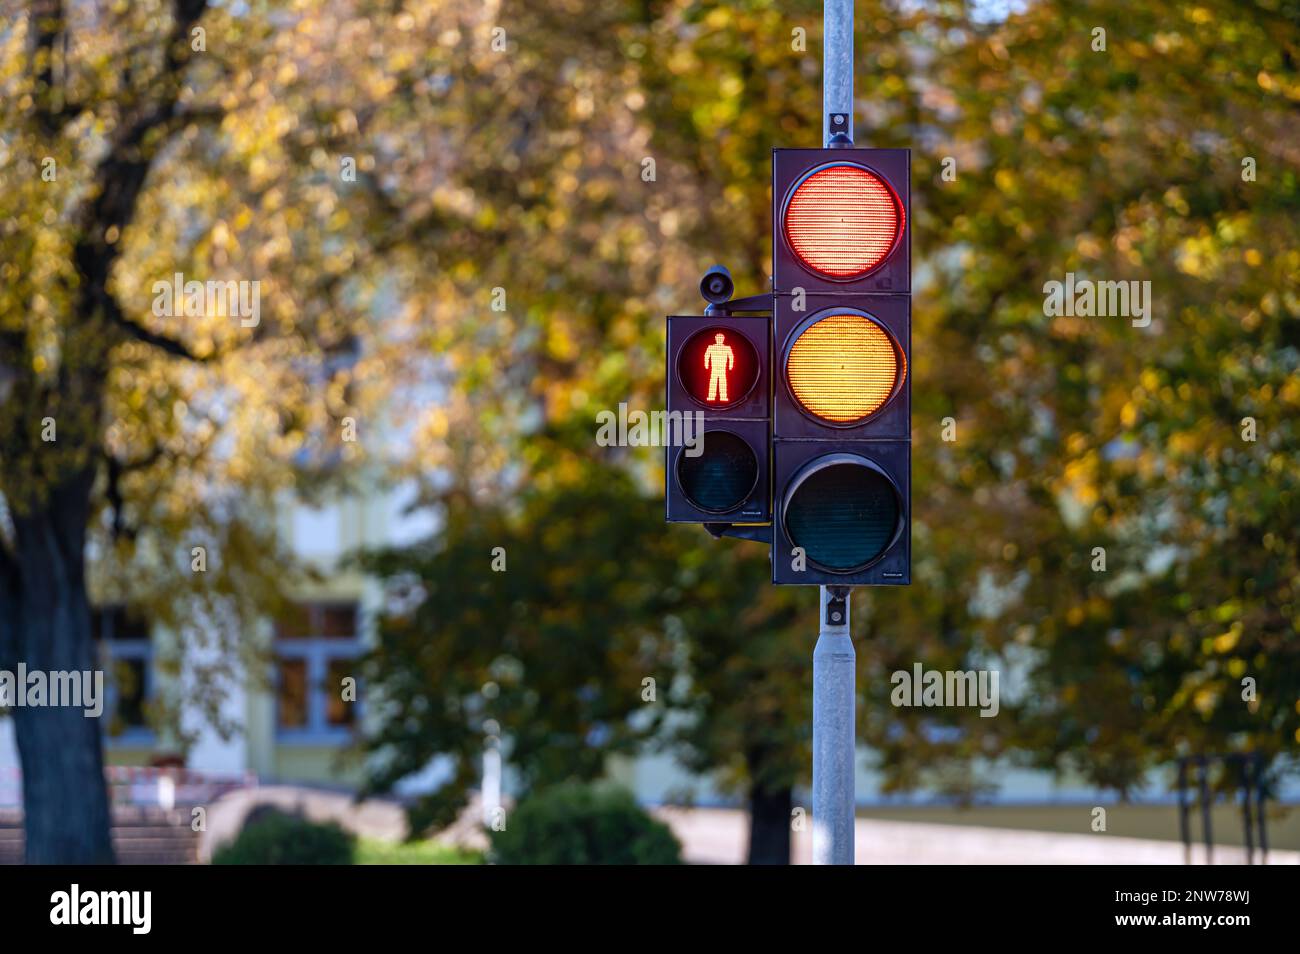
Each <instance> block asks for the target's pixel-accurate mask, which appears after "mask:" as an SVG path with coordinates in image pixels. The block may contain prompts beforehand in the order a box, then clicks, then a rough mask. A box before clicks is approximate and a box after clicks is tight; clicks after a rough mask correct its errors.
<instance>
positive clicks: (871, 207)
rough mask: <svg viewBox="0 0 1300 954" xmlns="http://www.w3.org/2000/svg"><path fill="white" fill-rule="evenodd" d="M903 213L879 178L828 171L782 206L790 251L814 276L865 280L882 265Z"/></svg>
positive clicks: (850, 170)
mask: <svg viewBox="0 0 1300 954" xmlns="http://www.w3.org/2000/svg"><path fill="white" fill-rule="evenodd" d="M902 219H903V213H902V209H901V208H900V206H899V203H898V202H897V201H896V200H895V198H894V193H893V192H892V191H891V190H890V188H889V186H887V185H885V183H884V181H883V180H881V179H880V177H879V176H875V175H873V174H872V173H870V172H868V171H867V170H866V169H862V168H859V167H858V166H829V167H827V168H825V169H822V170H820V171H818V172H814V173H813V174H812V175H810V176H809V177H808V178H807V179H805V180H804V181H803V182H801V183H800V184H799V187H798V188H797V189H795V190H794V195H792V196H790V201H789V202H788V203H787V204H786V207H785V234H786V238H787V239H788V240H789V242H790V247H791V248H792V249H794V253H795V254H796V255H798V256H799V258H800V259H801V260H802V261H803V263H804V264H805V265H807V266H808V267H809V268H811V269H812V270H813V271H816V272H820V273H822V274H823V275H829V276H831V277H832V278H855V277H857V276H859V275H864V274H866V273H867V272H869V271H871V269H873V268H875V267H876V266H877V265H879V264H880V263H881V262H882V261H884V260H885V256H887V255H888V254H889V252H890V249H892V248H893V247H894V242H895V240H896V239H897V238H898V236H899V234H900V233H901V232H902V231H903V224H904V223H903V221H902Z"/></svg>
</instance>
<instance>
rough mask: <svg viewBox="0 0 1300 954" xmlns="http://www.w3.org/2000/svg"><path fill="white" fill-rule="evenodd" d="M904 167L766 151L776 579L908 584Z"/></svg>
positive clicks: (907, 210) (865, 154) (846, 156)
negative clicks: (769, 171)
mask: <svg viewBox="0 0 1300 954" xmlns="http://www.w3.org/2000/svg"><path fill="white" fill-rule="evenodd" d="M910 166H911V153H910V150H907V149H850V148H834V149H777V150H773V154H772V224H773V229H772V249H773V254H772V258H773V261H772V273H773V281H772V285H773V289H772V290H773V309H772V316H773V321H772V379H773V386H772V446H773V460H772V582H773V583H781V584H797V583H803V584H824V585H903V584H907V583H910V582H911V376H912V370H913V368H912V341H911V192H910V175H911V174H910ZM787 225H788V226H789V229H787ZM801 253H802V254H801ZM829 319H834V320H829ZM796 348H798V352H797V353H796ZM891 375H892V377H891Z"/></svg>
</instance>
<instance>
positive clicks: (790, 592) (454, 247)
mask: <svg viewBox="0 0 1300 954" xmlns="http://www.w3.org/2000/svg"><path fill="white" fill-rule="evenodd" d="M0 9H2V10H3V13H4V15H3V18H2V19H0V92H3V95H2V96H0V494H3V507H2V508H0V517H2V518H3V519H0V669H7V670H13V669H14V668H15V667H16V666H17V664H18V663H19V662H23V663H25V664H26V665H27V666H28V667H29V668H32V669H37V668H46V669H60V668H74V669H82V668H90V667H92V666H103V667H104V668H105V669H106V670H107V671H108V673H109V683H110V705H109V707H108V709H107V710H106V712H105V715H104V717H103V718H101V719H96V720H85V719H83V718H82V716H81V714H80V713H79V712H77V713H74V714H72V715H71V716H68V715H66V714H60V713H58V712H57V711H54V710H50V709H44V710H41V709H20V708H15V709H11V710H10V711H9V713H8V714H7V715H0V860H6V861H16V860H21V859H22V858H23V857H24V852H25V857H26V858H27V860H29V861H34V860H61V861H89V860H105V859H107V858H109V857H112V856H113V853H114V852H115V856H116V857H117V859H118V860H144V859H154V860H157V859H159V858H162V859H164V860H195V859H198V858H204V859H206V858H207V857H208V856H209V855H210V854H211V852H212V850H213V845H215V844H217V843H219V841H220V840H221V838H230V837H232V836H233V834H234V833H235V832H236V831H238V830H240V828H241V827H242V828H243V829H244V830H245V831H246V832H247V831H248V830H250V819H252V820H256V817H257V816H258V815H259V814H262V815H266V816H267V817H271V815H274V814H275V813H274V812H272V813H270V814H269V815H268V814H267V806H272V805H273V806H278V808H279V815H281V816H284V815H287V816H289V818H288V819H285V818H284V817H280V818H279V820H278V822H277V823H279V824H282V825H288V826H290V827H289V828H287V829H284V830H285V831H287V832H288V834H287V835H284V834H283V832H281V835H283V837H286V838H290V839H291V840H296V841H302V836H301V832H298V831H297V830H296V829H293V828H292V826H291V824H290V823H291V822H294V821H295V820H296V822H297V823H301V824H305V822H304V820H303V817H302V816H305V818H306V819H310V820H317V821H320V820H327V819H332V820H334V821H336V822H338V823H340V824H341V825H342V827H343V828H344V829H347V830H348V831H349V832H351V833H353V834H357V835H359V836H360V842H359V844H360V846H361V852H360V855H348V854H347V852H348V851H350V850H351V849H340V850H341V851H343V852H344V856H345V857H354V856H355V857H364V858H367V859H370V860H389V861H392V860H419V861H444V860H460V861H463V860H471V861H472V860H477V859H478V858H480V857H482V854H481V853H482V852H483V851H485V850H487V851H488V857H494V858H495V859H496V860H503V861H510V860H538V859H542V860H588V861H600V860H608V859H607V857H606V855H604V854H602V852H604V851H606V850H610V851H612V850H614V849H612V848H609V846H608V845H604V846H601V845H596V846H593V845H591V844H582V845H571V844H568V842H567V841H566V839H570V840H571V838H572V832H573V831H574V829H575V826H578V827H580V826H579V822H577V821H575V819H577V818H585V817H592V816H599V817H606V816H608V817H611V818H617V819H618V821H617V823H611V827H609V829H608V830H609V831H617V832H624V828H623V827H620V826H626V831H628V832H633V833H634V834H619V835H618V836H617V838H616V841H618V842H620V843H621V844H623V845H634V846H637V847H635V849H627V850H628V851H630V852H631V854H630V855H628V856H627V857H623V856H619V857H618V859H617V860H633V861H637V860H641V861H650V860H664V859H670V858H673V857H677V856H678V855H679V854H680V855H682V856H684V857H685V858H686V860H689V861H703V862H744V861H747V860H748V861H751V862H766V863H782V862H785V861H787V860H790V859H791V858H793V859H794V860H796V861H797V860H805V859H806V857H807V855H808V834H807V828H808V823H807V821H806V819H807V814H808V812H809V811H810V800H809V798H808V795H807V785H808V781H809V768H810V762H809V742H810V736H811V728H810V726H811V654H812V646H813V642H814V641H815V638H816V618H817V611H816V606H817V593H816V590H815V589H814V588H811V587H785V588H780V589H778V588H776V587H773V586H772V585H771V584H770V583H769V582H768V580H769V573H770V570H769V565H768V554H767V551H766V549H765V548H764V547H762V546H761V545H759V544H755V543H749V542H741V541H731V540H728V541H713V540H711V539H710V538H709V537H708V535H707V534H705V533H704V532H703V531H702V530H701V529H699V528H698V527H691V526H668V525H666V524H665V522H664V519H663V497H662V494H663V469H662V451H661V450H659V449H655V448H619V447H603V446H599V445H598V444H597V441H596V430H597V417H596V416H597V414H598V413H600V412H602V411H607V410H614V411H617V408H618V406H619V404H620V403H626V404H627V406H628V407H629V408H632V409H643V410H654V409H661V408H662V407H663V383H664V381H663V374H664V363H665V355H664V324H663V321H662V318H663V316H664V315H666V314H671V313H678V314H682V313H691V312H693V311H695V310H696V309H698V308H699V307H701V306H702V304H703V303H702V302H700V301H699V300H698V299H697V297H696V288H697V285H698V281H699V277H700V275H701V274H702V272H703V271H704V269H705V268H706V267H707V266H709V265H711V264H713V263H714V262H715V261H717V262H723V263H725V264H727V265H728V266H729V267H730V269H731V272H732V274H733V276H735V278H736V282H737V293H738V294H740V295H744V294H753V293H758V292H760V291H763V290H765V289H766V288H767V281H768V278H767V276H768V274H769V268H770V255H771V234H770V233H771V196H770V176H771V167H770V162H771V149H772V148H773V147H791V146H816V145H820V130H821V118H820V108H821V106H820V104H821V92H820V77H821V42H820V37H821V29H822V22H821V4H820V3H816V2H801V0H790V2H783V3H776V2H769V0H736V2H731V3H706V2H698V3H697V2H687V0H638V2H616V0H607V2H600V3H594V2H588V3H582V2H577V0H553V2H548V3H545V4H534V3H525V2H490V0H489V2H480V0H474V2H469V0H464V2H460V0H383V2H380V0H310V2H308V0H285V2H270V0H268V2H256V0H249V2H243V0H239V2H236V0H212V2H208V3H205V2H203V0H143V2H131V3H126V2H108V0H104V2H92V0H62V2H59V0H31V2H26V3H24V2H21V0H0ZM856 15H857V50H856V64H857V80H856V84H857V85H856V88H857V107H856V108H857V118H856V124H857V130H858V134H857V140H858V144H859V145H873V146H894V147H910V148H911V149H912V169H913V183H912V214H913V223H912V226H913V255H914V257H915V259H914V260H915V262H916V269H915V276H916V277H915V281H916V282H917V285H916V291H915V293H914V296H913V309H914V313H913V314H914V317H913V320H914V331H913V361H914V368H913V369H912V370H913V373H914V375H915V380H914V386H913V392H912V393H913V402H914V403H913V426H914V431H913V435H912V439H913V454H914V460H913V501H914V503H913V521H914V537H913V553H914V557H913V566H914V570H913V579H914V582H913V584H912V585H911V586H910V587H906V588H896V589H895V588H882V589H874V590H859V591H858V592H857V593H855V595H854V599H853V632H854V635H855V637H856V642H857V660H858V667H859V672H858V688H859V693H860V699H859V706H858V712H859V727H858V732H859V739H860V742H861V756H860V759H859V778H858V785H857V792H858V798H859V801H860V806H861V808H860V814H861V821H860V826H861V830H860V831H859V834H858V838H857V842H858V857H859V861H895V862H899V861H916V862H941V863H942V862H949V863H951V862H959V861H983V862H999V861H1004V862H1017V861H1038V862H1043V861H1058V862H1070V863H1085V862H1093V861H1099V862H1109V863H1124V862H1137V861H1169V862H1173V863H1180V862H1183V861H1188V860H1190V861H1204V860H1207V859H1206V857H1205V855H1204V852H1203V849H1201V848H1197V849H1196V850H1195V851H1190V852H1185V851H1184V848H1183V845H1182V844H1180V840H1181V838H1182V837H1183V836H1184V835H1186V836H1187V838H1188V839H1189V840H1190V841H1192V842H1198V843H1199V842H1200V841H1202V840H1203V838H1204V835H1203V830H1202V825H1203V823H1204V820H1205V815H1203V813H1202V808H1204V809H1206V812H1207V813H1208V815H1209V820H1210V822H1211V836H1210V837H1211V839H1212V840H1213V841H1215V842H1217V843H1218V844H1219V846H1220V848H1219V850H1218V851H1216V852H1215V853H1214V860H1216V861H1229V860H1243V858H1244V852H1243V851H1242V846H1244V845H1246V844H1247V843H1248V841H1249V842H1250V843H1252V844H1254V846H1255V847H1256V848H1258V847H1259V842H1260V836H1261V832H1260V830H1259V824H1260V821H1259V818H1258V816H1257V815H1256V814H1255V813H1254V812H1249V813H1245V814H1243V803H1242V800H1243V797H1245V793H1249V797H1248V799H1247V804H1248V805H1251V806H1253V805H1255V801H1251V799H1254V800H1257V799H1258V798H1259V796H1260V794H1261V793H1262V794H1263V795H1265V796H1266V801H1265V802H1264V806H1265V809H1266V810H1265V812H1264V815H1265V816H1266V819H1265V820H1266V824H1267V839H1268V846H1269V849H1270V856H1269V858H1270V860H1271V861H1277V860H1290V861H1300V854H1296V852H1297V851H1300V822H1297V821H1296V816H1295V815H1294V814H1291V813H1289V811H1288V808H1289V804H1290V803H1293V802H1294V801H1295V799H1296V797H1297V795H1298V794H1300V787H1298V786H1297V783H1296V781H1295V779H1294V769H1295V766H1296V759H1295V755H1296V753H1297V751H1298V750H1300V640H1297V636H1296V630H1297V623H1298V622H1300V565H1298V559H1297V541H1298V540H1300V533H1297V524H1298V523H1300V520H1298V517H1300V495H1298V494H1300V486H1298V485H1300V441H1298V438H1300V434H1298V433H1297V427H1298V426H1300V425H1297V409H1298V408H1300V376H1297V369H1298V367H1300V244H1298V243H1297V234H1298V232H1300V228H1298V226H1297V222H1298V221H1300V66H1298V60H1297V58H1298V57H1300V3H1296V2H1294V0H1257V2H1248V3H1241V2H1228V0H1204V2H1198V3H1184V2H1172V0H1171V2H1161V0H1141V2H1133V0H1124V2H1120V0H1095V2H1068V3H1067V2H1050V0H1023V2H1008V3H998V2H974V3H960V2H925V0H900V2H866V0H862V2H859V3H858V4H857V10H856ZM1099 31H1100V32H1099ZM1069 272H1073V273H1074V274H1075V275H1076V276H1079V277H1090V278H1093V279H1098V280H1124V281H1130V280H1133V281H1149V282H1150V283H1151V285H1150V287H1151V295H1152V320H1151V323H1150V325H1149V326H1147V327H1134V326H1133V324H1132V323H1131V322H1130V321H1129V320H1127V319H1124V318H1118V317H1115V318H1084V317H1050V316H1048V315H1047V314H1045V308H1044V291H1045V289H1044V285H1045V283H1047V282H1050V281H1064V280H1065V277H1066V274H1067V273H1069ZM178 274H179V275H181V276H183V280H184V281H189V280H197V281H200V282H207V281H221V282H227V281H232V282H248V283H253V282H256V283H258V284H257V288H258V289H259V295H260V298H259V303H260V312H259V314H258V315H257V316H256V319H257V320H256V321H255V322H254V321H253V320H252V316H251V315H250V314H249V313H244V314H243V315H242V316H233V315H231V314H230V313H229V312H228V311H227V312H223V313H218V312H214V311H213V310H212V309H211V308H208V309H206V310H205V309H197V310H196V311H195V312H194V313H185V312H184V310H183V309H180V308H179V307H178V308H176V309H171V312H173V313H168V309H166V308H161V309H160V308H159V306H158V292H157V290H156V289H155V283H157V282H164V283H171V282H172V280H173V277H174V276H176V275H178ZM50 421H53V422H54V426H55V428H56V430H57V434H56V437H55V439H51V437H50V434H51V433H52V432H51V431H50V426H51V425H50V423H49V422H50ZM945 430H946V431H947V434H946V436H945ZM1099 553H1100V562H1099V561H1098V556H1099ZM918 663H919V664H921V665H922V666H923V667H924V668H925V669H927V670H945V671H947V670H972V669H975V670H978V669H985V670H988V669H996V670H998V671H999V672H1000V674H1001V704H1000V708H999V711H998V714H997V715H996V717H993V718H982V717H981V716H980V713H979V710H978V709H976V708H902V707H896V706H895V705H893V704H891V701H890V695H891V691H892V689H893V684H892V683H891V680H890V675H891V674H892V673H893V672H895V671H898V670H906V671H909V672H911V671H912V669H913V666H914V665H915V664H918ZM1202 760H1203V761H1202ZM1180 765H1182V766H1183V768H1182V769H1181V772H1182V777H1183V779H1184V781H1185V782H1186V784H1187V789H1188V798H1189V800H1190V804H1191V805H1192V810H1191V811H1190V812H1189V813H1188V815H1187V822H1188V826H1189V827H1188V828H1187V829H1186V830H1184V829H1180V813H1179V810H1178V807H1177V804H1176V792H1177V788H1178V781H1179V777H1180V767H1179V766H1180ZM101 782H102V784H101ZM1202 782H1203V783H1204V786H1203V787H1202ZM594 783H599V784H595V785H594V787H593V784H594ZM626 793H630V794H631V798H630V799H629V798H627V794H626ZM358 799H360V800H358ZM530 801H531V802H532V803H533V806H534V807H532V808H529V807H528V806H529V803H530ZM197 809H202V811H201V812H197V811H196V810H197ZM644 809H649V810H650V811H651V812H652V814H653V815H654V817H655V818H657V819H658V822H655V821H651V820H650V819H648V818H647V817H646V816H645V812H644V811H643V810H644ZM1099 810H1100V814H1099ZM1247 815H1249V817H1250V822H1249V826H1252V827H1250V828H1249V831H1250V834H1249V835H1248V833H1247V832H1248V825H1247V823H1246V822H1245V817H1246V816H1247ZM200 816H202V817H203V823H202V827H200V828H199V830H197V831H196V830H195V825H196V824H197V821H196V819H199V818H200ZM530 819H531V821H530ZM272 820H273V821H275V819H274V818H273V819H272ZM660 822H662V823H665V824H667V825H668V826H669V828H671V830H672V833H673V834H672V835H671V836H666V835H665V829H664V828H663V827H662V825H661V824H659V823H660ZM1099 825H1100V827H1099ZM521 826H522V827H521ZM485 829H486V831H487V832H488V833H490V834H485ZM500 829H504V831H503V830H500ZM507 833H508V834H507ZM265 837H266V838H267V839H268V840H274V838H275V837H280V836H278V835H275V834H274V833H272V834H268V835H266V836H265ZM402 839H411V842H410V843H408V844H406V845H405V846H403V845H402V844H401V843H400V842H401V840H402ZM326 842H328V839H326V841H324V842H321V844H325V843H326ZM329 844H330V845H332V844H333V842H329ZM250 850H251V849H250ZM329 850H333V849H332V848H329V847H328V846H327V848H324V849H322V851H323V852H326V853H328V851H329ZM263 857H264V856H259V855H257V854H256V852H255V851H254V852H253V853H251V854H247V855H240V856H239V858H241V859H243V860H258V859H259V858H263ZM228 860H229V859H228ZM236 860H238V859H236ZM1256 860H1258V858H1257V859H1256Z"/></svg>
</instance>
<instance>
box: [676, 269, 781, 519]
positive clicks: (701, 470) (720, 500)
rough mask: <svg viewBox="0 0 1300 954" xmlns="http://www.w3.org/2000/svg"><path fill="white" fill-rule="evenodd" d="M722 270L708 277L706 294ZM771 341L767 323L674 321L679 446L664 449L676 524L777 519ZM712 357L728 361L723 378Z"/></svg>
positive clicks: (722, 317) (719, 318) (721, 317)
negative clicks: (707, 359)
mask: <svg viewBox="0 0 1300 954" xmlns="http://www.w3.org/2000/svg"><path fill="white" fill-rule="evenodd" d="M718 268H720V267H718V266H715V268H714V269H710V272H709V273H708V274H706V275H705V279H704V282H702V283H701V287H702V288H705V287H706V283H707V282H708V281H709V279H710V276H714V277H717V276H716V272H717V270H718ZM722 271H723V272H725V269H722ZM727 281H728V282H730V278H729V277H728V279H727ZM715 304H717V303H715ZM719 336H721V337H722V340H721V341H717V340H716V339H717V338H718V337H719ZM770 339H771V320H770V319H769V318H767V317H761V318H756V317H748V316H746V317H741V316H734V315H729V314H714V315H672V316H670V317H669V318H668V351H667V362H668V364H667V368H666V369H665V372H666V373H665V381H666V382H667V392H668V393H667V406H668V424H669V425H670V428H669V433H670V436H671V438H672V439H671V440H669V441H666V442H665V443H666V444H667V450H666V455H665V494H664V496H665V500H666V508H667V518H668V520H669V521H670V522H675V523H680V522H686V523H740V524H752V523H767V522H769V521H770V520H771V519H772V509H771V477H770V464H771V450H770V448H771V340H770ZM715 347H716V350H711V349H714V348H715ZM706 355H707V356H709V357H710V359H712V358H713V356H715V355H717V356H719V360H721V356H727V363H726V364H725V365H723V366H722V367H721V373H717V372H715V369H716V368H718V367H719V365H718V363H717V361H715V360H710V362H709V364H708V365H706V363H705V357H706ZM724 388H725V389H726V393H725V394H724V393H723V389H724ZM701 425H702V427H703V444H702V447H701V446H700V444H699V443H698V442H697V438H698V434H699V431H698V428H699V426H701ZM697 447H698V448H699V454H698V456H697V455H696V449H697Z"/></svg>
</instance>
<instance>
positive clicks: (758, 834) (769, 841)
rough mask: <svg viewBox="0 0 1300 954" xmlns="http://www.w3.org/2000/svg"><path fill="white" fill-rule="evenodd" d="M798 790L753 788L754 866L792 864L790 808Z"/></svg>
mask: <svg viewBox="0 0 1300 954" xmlns="http://www.w3.org/2000/svg"><path fill="white" fill-rule="evenodd" d="M793 805H794V792H793V791H792V790H791V789H790V788H788V787H787V788H780V789H777V790H775V791H772V790H766V789H761V788H759V787H758V786H757V785H755V786H753V787H751V788H750V791H749V859H748V861H747V863H748V864H751V865H788V864H789V863H790V811H791V808H792V807H793Z"/></svg>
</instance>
